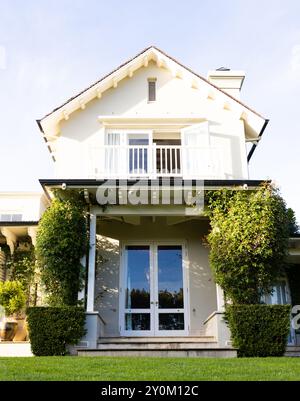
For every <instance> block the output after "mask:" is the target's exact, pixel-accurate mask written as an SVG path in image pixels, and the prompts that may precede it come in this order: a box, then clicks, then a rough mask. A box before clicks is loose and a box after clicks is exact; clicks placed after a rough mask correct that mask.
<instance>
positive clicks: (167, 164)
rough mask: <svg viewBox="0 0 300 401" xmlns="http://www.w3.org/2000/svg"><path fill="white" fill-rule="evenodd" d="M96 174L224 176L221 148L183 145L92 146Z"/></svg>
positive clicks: (93, 169)
mask: <svg viewBox="0 0 300 401" xmlns="http://www.w3.org/2000/svg"><path fill="white" fill-rule="evenodd" d="M90 162H91V166H90V169H91V170H90V171H91V175H92V177H96V178H102V179H104V178H105V179H106V178H119V179H122V178H124V179H128V178H152V179H155V178H159V177H181V178H184V179H192V178H193V179H197V178H198V179H204V178H222V177H223V174H222V171H223V168H222V155H221V152H220V149H217V148H213V147H209V148H203V147H192V146H181V145H157V144H155V143H153V144H152V145H126V146H118V145H106V146H103V147H98V148H96V147H93V148H91V149H90Z"/></svg>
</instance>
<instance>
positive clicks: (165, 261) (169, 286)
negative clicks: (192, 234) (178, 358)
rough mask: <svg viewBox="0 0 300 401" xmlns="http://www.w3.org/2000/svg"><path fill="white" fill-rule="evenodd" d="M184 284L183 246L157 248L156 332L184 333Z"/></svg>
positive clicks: (161, 246)
mask: <svg viewBox="0 0 300 401" xmlns="http://www.w3.org/2000/svg"><path fill="white" fill-rule="evenodd" d="M183 289H184V283H183V268H182V246H181V245H158V246H157V290H158V305H157V317H158V319H157V324H156V331H157V332H158V333H159V334H160V333H162V332H164V331H176V332H178V331H184V330H185V319H184V291H183Z"/></svg>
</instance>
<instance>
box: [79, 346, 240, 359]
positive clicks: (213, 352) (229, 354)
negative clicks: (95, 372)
mask: <svg viewBox="0 0 300 401" xmlns="http://www.w3.org/2000/svg"><path fill="white" fill-rule="evenodd" d="M78 356H82V357H85V356H102V357H103V356H109V357H120V356H124V357H131V356H132V357H137V356H138V357H169V358H175V357H180V358H201V357H202V358H209V357H211V358H235V357H236V356H237V353H236V350H235V349H232V348H231V349H230V348H206V349H203V348H202V349H171V350H170V349H153V348H149V349H142V350H137V349H119V350H107V349H105V350H102V349H94V350H92V349H86V350H83V349H80V350H78Z"/></svg>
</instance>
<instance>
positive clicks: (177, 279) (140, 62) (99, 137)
mask: <svg viewBox="0 0 300 401" xmlns="http://www.w3.org/2000/svg"><path fill="white" fill-rule="evenodd" d="M244 79H245V73H244V72H243V71H231V70H229V69H226V68H220V69H218V70H215V71H210V72H209V73H208V77H207V79H205V78H203V77H201V76H200V75H198V74H196V73H195V72H193V71H192V70H191V69H189V68H187V67H185V66H184V65H182V64H181V63H179V62H178V61H176V60H175V59H173V58H172V57H170V56H168V55H167V54H166V53H164V52H163V51H161V50H159V49H158V48H156V47H154V46H151V47H149V48H147V49H145V50H143V51H142V52H141V53H139V54H138V55H137V56H135V57H134V58H132V59H131V60H129V61H127V62H125V63H124V64H122V65H120V66H119V67H118V68H116V69H115V70H114V71H112V72H111V73H109V74H107V75H106V76H105V77H103V78H102V79H100V80H99V81H97V82H96V83H94V84H92V85H91V86H90V87H88V88H87V89H85V90H83V91H82V92H81V93H79V94H78V95H76V96H74V97H72V98H70V99H69V100H67V101H66V102H65V103H64V104H63V105H61V106H59V107H57V108H56V109H54V110H53V111H51V112H50V113H49V114H47V115H46V116H45V117H43V118H42V119H40V120H38V121H37V123H38V126H39V128H40V131H41V133H42V136H43V138H44V140H45V142H46V145H47V147H48V149H49V152H50V154H51V157H52V159H53V162H54V166H55V175H56V178H55V179H41V180H40V183H41V185H42V187H43V190H44V193H45V194H46V196H47V198H48V200H49V201H51V197H52V196H53V195H52V190H53V189H54V188H62V189H73V190H83V191H84V194H85V199H86V202H87V204H88V205H89V209H90V227H89V235H90V250H89V254H88V255H86V257H85V258H84V260H83V261H82V262H83V263H84V264H85V265H86V268H87V279H86V286H85V290H84V291H83V292H82V293H81V294H79V297H80V298H81V299H85V300H86V313H87V329H88V332H87V335H86V337H85V338H83V339H82V341H81V343H80V344H79V347H78V352H79V354H85V355H87V354H89V353H99V354H103V355H114V354H118V355H127V354H134V353H136V354H138V355H141V354H148V353H149V352H151V355H165V354H167V355H205V356H206V355H220V356H235V355H236V351H235V350H234V349H232V346H231V342H230V333H229V331H228V328H227V326H226V325H225V323H224V322H223V320H222V317H223V311H224V297H223V292H222V290H221V288H220V287H219V286H218V285H216V284H215V282H214V279H213V275H212V271H211V269H210V266H209V259H208V253H209V250H208V249H207V247H206V246H205V245H204V243H203V238H204V237H205V235H206V234H207V233H208V231H209V221H208V218H207V217H206V216H204V214H203V194H204V191H206V190H209V189H218V188H224V187H226V188H235V189H237V190H239V189H240V190H246V189H247V188H250V189H253V188H257V187H258V186H259V185H260V184H261V183H262V181H263V180H261V181H260V180H251V179H250V178H249V172H248V165H249V162H250V160H251V157H252V155H253V153H254V151H255V149H256V147H257V145H258V144H259V141H260V139H261V137H262V135H263V133H264V131H265V129H266V127H267V124H268V120H267V119H266V118H264V117H263V116H261V115H260V114H259V113H258V112H256V111H255V110H253V109H252V108H250V107H249V106H247V105H246V104H244V103H243V102H242V101H241V100H240V91H241V88H242V85H243V82H244ZM0 227H1V223H0ZM3 229H4V231H3ZM1 232H2V235H3V236H4V237H5V238H7V239H8V238H9V237H8V236H6V235H5V232H8V231H7V230H5V228H2V227H1ZM28 233H29V231H28ZM293 241H294V242H293V255H291V258H292V259H293V260H292V262H293V263H294V264H295V265H296V264H297V263H299V256H300V242H299V241H298V240H297V238H296V239H294V240H293ZM274 294H275V295H274V296H273V298H272V299H271V300H269V302H279V303H285V302H290V301H291V295H290V289H289V285H288V281H287V280H285V279H284V280H283V281H282V283H281V284H280V285H278V286H276V291H275V292H274ZM277 298H278V299H277ZM291 341H293V342H294V344H295V341H296V337H295V336H293V338H292V339H291Z"/></svg>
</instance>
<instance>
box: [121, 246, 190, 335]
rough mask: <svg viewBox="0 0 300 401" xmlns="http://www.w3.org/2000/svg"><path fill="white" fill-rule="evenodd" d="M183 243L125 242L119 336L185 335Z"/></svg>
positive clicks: (185, 298)
mask: <svg viewBox="0 0 300 401" xmlns="http://www.w3.org/2000/svg"><path fill="white" fill-rule="evenodd" d="M186 291H187V286H186V277H185V263H184V245H183V244H170V243H154V242H152V243H148V244H128V245H125V246H124V247H123V250H122V274H121V283H120V301H121V305H120V311H121V312H120V327H121V335H123V336H179V335H187V312H186V310H187V296H186Z"/></svg>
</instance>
